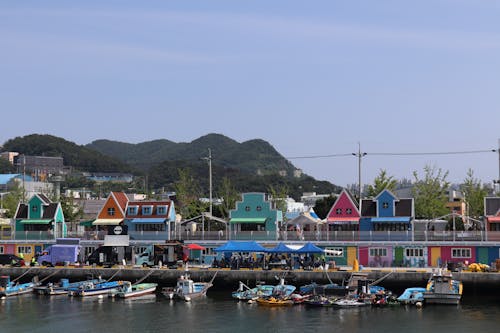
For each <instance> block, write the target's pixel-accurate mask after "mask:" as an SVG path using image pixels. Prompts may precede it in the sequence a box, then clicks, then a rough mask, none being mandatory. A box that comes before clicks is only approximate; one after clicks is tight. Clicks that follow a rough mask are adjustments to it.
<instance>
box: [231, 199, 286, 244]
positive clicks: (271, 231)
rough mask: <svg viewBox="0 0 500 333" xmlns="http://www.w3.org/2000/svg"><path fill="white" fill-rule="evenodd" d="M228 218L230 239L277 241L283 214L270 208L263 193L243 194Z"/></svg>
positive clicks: (270, 205)
mask: <svg viewBox="0 0 500 333" xmlns="http://www.w3.org/2000/svg"><path fill="white" fill-rule="evenodd" d="M229 218H230V219H229V228H230V229H229V230H230V235H231V239H277V237H278V231H279V227H280V226H281V224H282V223H283V212H282V211H280V210H277V209H273V208H272V202H271V201H270V200H269V198H268V196H267V195H266V194H265V193H243V194H242V200H241V201H238V202H236V209H233V210H231V211H230V212H229Z"/></svg>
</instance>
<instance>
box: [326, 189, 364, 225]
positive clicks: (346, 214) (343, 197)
mask: <svg viewBox="0 0 500 333" xmlns="http://www.w3.org/2000/svg"><path fill="white" fill-rule="evenodd" d="M359 216H360V215H359V209H358V205H357V203H356V202H355V201H354V199H353V198H352V196H351V195H350V194H349V192H348V191H347V190H343V191H342V193H340V195H339V196H338V198H337V200H335V203H334V204H333V206H332V208H331V209H330V211H329V212H328V215H327V217H326V218H327V222H328V226H329V227H328V228H329V230H339V231H352V230H359Z"/></svg>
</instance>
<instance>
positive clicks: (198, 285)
mask: <svg viewBox="0 0 500 333" xmlns="http://www.w3.org/2000/svg"><path fill="white" fill-rule="evenodd" d="M214 278H215V275H214ZM212 282H213V278H212V281H210V282H194V281H193V280H191V279H190V278H189V275H188V274H187V273H186V274H184V275H181V276H180V277H179V279H177V286H176V287H175V288H174V290H173V291H172V292H173V294H172V296H171V298H179V299H182V300H184V301H187V302H189V301H190V300H192V299H193V298H199V297H202V296H205V295H206V294H207V291H208V289H210V287H212V286H213V284H212ZM169 297H170V296H169Z"/></svg>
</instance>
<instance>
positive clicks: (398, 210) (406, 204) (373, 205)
mask: <svg viewBox="0 0 500 333" xmlns="http://www.w3.org/2000/svg"><path fill="white" fill-rule="evenodd" d="M394 206H395V214H394V216H413V199H411V198H410V199H399V200H398V201H395V202H394ZM375 216H378V214H377V202H376V201H373V199H363V200H361V217H375Z"/></svg>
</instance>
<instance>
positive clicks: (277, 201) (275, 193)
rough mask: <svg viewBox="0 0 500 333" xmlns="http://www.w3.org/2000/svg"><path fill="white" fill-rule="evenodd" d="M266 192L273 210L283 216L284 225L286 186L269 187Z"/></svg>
mask: <svg viewBox="0 0 500 333" xmlns="http://www.w3.org/2000/svg"><path fill="white" fill-rule="evenodd" d="M268 192H269V194H270V196H271V202H272V203H273V206H274V209H276V210H279V211H281V213H282V216H283V223H285V222H286V221H285V215H286V208H287V203H286V198H287V197H288V186H286V184H280V185H277V186H273V185H270V186H269V188H268Z"/></svg>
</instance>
